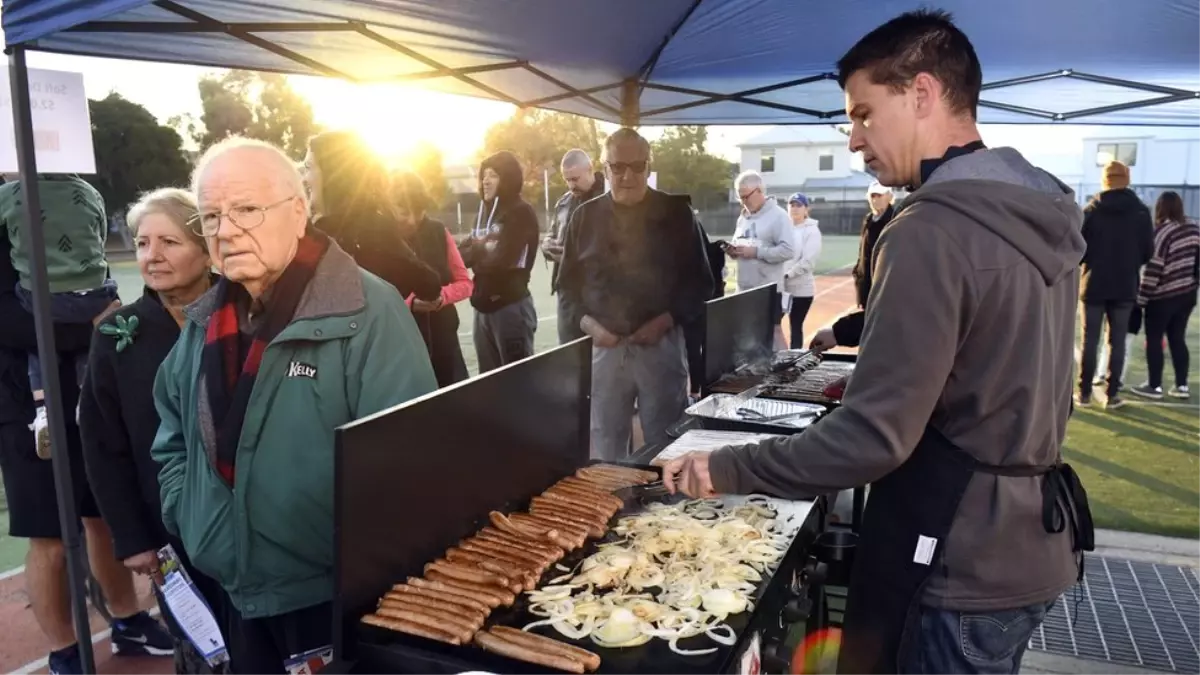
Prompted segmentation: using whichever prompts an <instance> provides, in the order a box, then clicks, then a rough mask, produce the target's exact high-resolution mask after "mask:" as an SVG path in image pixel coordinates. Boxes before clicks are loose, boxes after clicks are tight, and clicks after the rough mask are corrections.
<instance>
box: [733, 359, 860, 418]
mask: <svg viewBox="0 0 1200 675" xmlns="http://www.w3.org/2000/svg"><path fill="white" fill-rule="evenodd" d="M854 362H855V357H854V355H852V354H823V355H822V356H821V357H820V359H815V360H808V361H804V360H802V361H801V362H798V363H797V364H796V365H794V366H792V367H790V368H787V369H785V370H782V371H779V372H771V371H770V369H766V368H760V369H755V368H753V367H747V368H741V369H738V370H736V371H734V372H732V373H729V374H728V375H725V376H723V377H720V378H718V379H717V381H716V382H714V383H713V384H712V385H711V387H710V389H711V390H712V391H713V392H714V393H721V394H739V393H741V392H743V391H745V390H747V389H750V388H751V387H756V386H758V385H768V389H767V390H766V391H764V392H763V393H762V396H763V397H766V398H774V399H779V400H782V401H794V402H797V403H821V404H823V405H826V406H829V407H834V406H836V405H837V404H838V401H836V400H834V399H831V398H829V397H827V396H825V394H824V390H825V387H827V386H829V385H830V384H833V383H834V382H836V381H837V380H839V379H841V378H843V377H846V376H848V375H850V374H851V373H853V372H854ZM764 371H765V372H764Z"/></svg>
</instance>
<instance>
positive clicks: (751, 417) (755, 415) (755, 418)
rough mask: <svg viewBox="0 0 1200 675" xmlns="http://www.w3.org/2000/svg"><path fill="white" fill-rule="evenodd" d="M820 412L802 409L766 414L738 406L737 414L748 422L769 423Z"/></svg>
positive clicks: (815, 414) (813, 415)
mask: <svg viewBox="0 0 1200 675" xmlns="http://www.w3.org/2000/svg"><path fill="white" fill-rule="evenodd" d="M819 414H820V411H817V410H803V411H800V412H790V413H784V414H783V415H771V416H767V415H764V414H763V413H761V412H759V411H757V410H754V409H753V408H738V409H737V415H738V417H741V418H742V419H744V420H747V421H750V422H758V423H759V424H770V423H773V422H782V421H784V420H789V421H790V420H792V419H793V418H795V419H803V418H805V417H816V416H817V415H819Z"/></svg>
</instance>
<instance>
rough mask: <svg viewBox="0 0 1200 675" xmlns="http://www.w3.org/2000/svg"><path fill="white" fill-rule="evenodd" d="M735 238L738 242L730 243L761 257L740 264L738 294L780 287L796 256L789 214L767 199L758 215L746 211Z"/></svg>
mask: <svg viewBox="0 0 1200 675" xmlns="http://www.w3.org/2000/svg"><path fill="white" fill-rule="evenodd" d="M733 237H734V241H732V242H730V243H733V244H739V245H750V246H754V247H755V248H757V249H758V255H757V256H755V258H754V259H753V260H746V259H739V260H738V261H737V285H738V290H739V291H748V290H750V289H751V288H758V287H759V286H762V285H764V284H778V283H779V281H780V279H782V278H783V272H784V267H786V266H787V264H788V261H789V260H791V259H792V256H793V255H795V253H794V251H795V249H794V248H793V246H792V219H791V218H790V217H789V216H788V212H787V211H785V210H784V209H783V208H782V207H780V206H779V203H778V202H776V201H775V200H774V199H767V200H766V202H764V203H763V205H762V208H760V209H759V210H758V211H756V212H754V213H749V212H747V211H746V210H745V209H742V214H741V216H739V217H738V221H737V230H736V232H735V233H734V235H733Z"/></svg>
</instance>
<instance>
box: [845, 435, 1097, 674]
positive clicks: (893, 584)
mask: <svg viewBox="0 0 1200 675" xmlns="http://www.w3.org/2000/svg"><path fill="white" fill-rule="evenodd" d="M976 472H979V473H988V474H994V475H998V476H1042V480H1043V481H1044V482H1043V484H1042V524H1043V526H1044V527H1045V529H1046V531H1047V532H1049V533H1052V534H1053V533H1060V532H1062V531H1063V530H1064V529H1066V526H1067V525H1068V524H1070V526H1071V533H1070V536H1072V537H1073V538H1074V544H1073V550H1074V551H1076V552H1077V553H1078V552H1080V551H1091V550H1092V549H1093V548H1094V541H1093V537H1094V533H1093V528H1092V517H1091V512H1090V510H1089V508H1088V502H1087V493H1086V492H1084V490H1083V486H1082V484H1080V482H1079V479H1078V477H1077V476H1076V475H1075V472H1074V471H1073V470H1072V469H1071V467H1070V466H1068V465H1066V464H1064V463H1062V462H1061V461H1060V462H1059V463H1057V464H1055V465H1054V466H1053V467H1049V468H1047V467H1000V466H991V465H987V464H983V463H981V462H979V461H977V460H976V459H974V458H973V457H971V456H970V455H968V454H967V453H965V452H963V451H962V450H960V449H959V448H958V447H957V446H955V445H954V444H953V443H952V442H950V440H949V439H947V438H946V437H945V436H944V435H943V434H942V433H941V432H940V431H938V430H937V429H935V428H934V427H933V425H928V426H926V427H925V435H924V436H922V437H921V441H920V442H919V443H918V444H917V447H916V449H915V450H914V451H913V454H912V456H911V457H909V459H908V461H906V462H905V463H904V464H903V465H902V466H901V467H900V468H899V469H897V470H896V471H894V472H892V473H890V474H888V475H887V476H885V477H884V478H883V479H882V480H880V481H878V482H876V483H873V484H872V485H871V497H870V499H869V500H868V502H867V508H866V512H865V513H864V515H863V523H862V528H861V530H860V532H859V541H858V550H857V551H856V552H855V556H854V559H855V563H854V570H853V572H852V573H851V577H850V589H849V593H848V597H847V600H846V617H845V623H844V627H843V632H842V645H841V649H840V652H839V657H838V672H839V673H898V672H901V671H900V667H901V664H903V663H904V662H905V658H904V656H905V654H906V653H907V650H908V649H910V648H911V647H912V642H913V638H914V637H915V636H916V634H917V633H918V632H919V629H920V624H919V620H920V605H921V596H922V592H923V590H924V587H925V583H926V581H927V580H928V579H929V575H930V574H931V573H932V572H933V570H935V569H937V568H938V566H939V564H940V562H941V559H942V553H943V548H944V543H945V541H946V537H947V535H949V533H950V527H951V525H952V524H953V522H954V518H955V515H956V514H957V513H958V507H959V503H960V502H961V501H962V497H963V494H964V493H965V492H966V490H967V485H968V484H969V483H970V481H971V476H972V474H974V473H976ZM917 559H919V560H920V561H921V562H917ZM922 562H924V563H927V564H922ZM1079 573H1080V576H1081V577H1082V575H1083V560H1082V557H1081V558H1080V566H1079Z"/></svg>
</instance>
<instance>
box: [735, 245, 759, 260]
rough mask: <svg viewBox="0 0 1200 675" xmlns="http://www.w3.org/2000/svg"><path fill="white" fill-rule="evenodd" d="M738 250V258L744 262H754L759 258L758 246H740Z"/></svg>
mask: <svg viewBox="0 0 1200 675" xmlns="http://www.w3.org/2000/svg"><path fill="white" fill-rule="evenodd" d="M737 250H738V257H739V258H741V259H743V260H754V259H755V258H757V257H758V247H757V246H739V247H738V248H737Z"/></svg>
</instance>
